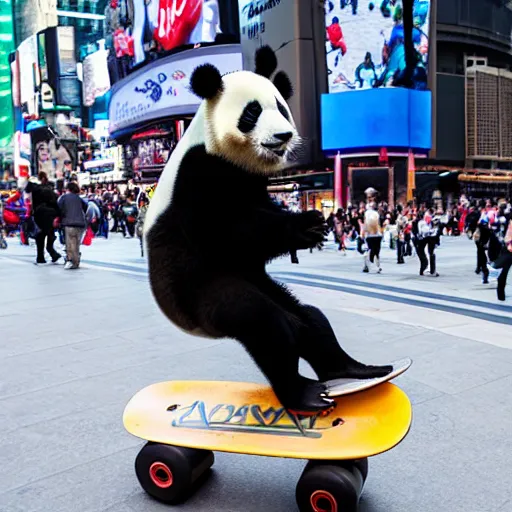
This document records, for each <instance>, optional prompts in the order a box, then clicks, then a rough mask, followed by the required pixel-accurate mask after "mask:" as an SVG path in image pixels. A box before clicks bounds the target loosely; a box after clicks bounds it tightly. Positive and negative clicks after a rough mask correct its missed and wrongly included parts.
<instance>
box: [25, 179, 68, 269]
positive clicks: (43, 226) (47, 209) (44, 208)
mask: <svg viewBox="0 0 512 512" xmlns="http://www.w3.org/2000/svg"><path fill="white" fill-rule="evenodd" d="M37 177H38V180H39V183H36V182H34V181H28V183H27V185H26V187H25V192H26V193H27V194H30V195H31V196H32V200H31V203H32V215H33V218H34V222H35V224H36V226H37V229H36V235H35V239H36V246H37V257H36V265H42V264H45V263H46V259H45V256H44V254H45V245H46V251H47V252H48V254H49V255H50V257H51V259H52V263H57V261H58V260H59V259H60V258H61V255H60V254H59V253H58V252H57V251H56V250H55V249H54V247H53V244H54V243H55V227H54V223H55V219H56V218H57V217H58V216H59V208H58V206H57V195H56V194H55V191H54V187H53V184H52V183H51V182H50V181H49V180H48V176H47V174H46V173H45V172H40V173H39V174H38V176H37Z"/></svg>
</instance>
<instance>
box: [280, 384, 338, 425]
mask: <svg viewBox="0 0 512 512" xmlns="http://www.w3.org/2000/svg"><path fill="white" fill-rule="evenodd" d="M280 399H281V403H282V404H283V406H284V407H285V409H286V410H287V411H288V412H290V413H291V414H295V415H300V416H314V415H316V414H319V413H322V412H325V411H328V410H330V409H332V408H333V407H334V406H335V405H336V403H335V401H334V400H333V399H332V398H329V397H328V396H327V388H326V387H325V385H324V384H322V383H320V382H318V381H314V380H310V379H305V378H302V379H301V385H298V386H297V388H296V389H293V390H290V392H289V393H287V394H286V396H282V397H280Z"/></svg>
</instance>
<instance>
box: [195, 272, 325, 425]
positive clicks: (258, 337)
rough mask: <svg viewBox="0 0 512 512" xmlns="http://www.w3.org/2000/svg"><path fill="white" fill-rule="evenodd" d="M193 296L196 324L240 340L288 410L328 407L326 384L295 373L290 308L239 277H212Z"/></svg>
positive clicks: (315, 410) (306, 411) (314, 410)
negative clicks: (195, 307)
mask: <svg viewBox="0 0 512 512" xmlns="http://www.w3.org/2000/svg"><path fill="white" fill-rule="evenodd" d="M197 297H198V301H197V303H196V304H197V310H196V315H195V317H196V318H197V319H198V320H199V326H200V328H201V329H203V330H204V331H205V332H206V333H209V334H211V335H213V336H216V337H219V336H223V337H228V338H234V339H236V340H238V341H239V342H240V343H242V345H243V346H244V347H245V349H246V350H247V352H248V353H249V354H250V356H251V357H252V358H253V360H254V362H255V363H256V364H257V365H258V367H259V368H260V370H261V371H262V372H263V374H264V375H265V376H266V377H267V379H268V380H269V382H270V384H271V386H272V388H273V390H274V392H275V394H276V396H277V398H278V399H279V401H280V402H281V403H282V405H283V406H284V407H285V408H286V409H287V410H288V411H290V412H293V413H297V414H304V415H308V414H311V415H312V414H317V413H319V412H322V411H325V410H329V409H330V408H332V406H333V404H334V402H333V400H332V399H330V398H328V397H327V396H326V388H325V386H323V385H322V384H320V383H319V382H318V381H314V380H311V379H307V378H305V377H303V376H301V375H300V374H299V351H298V345H297V337H298V336H299V335H300V333H299V332H298V330H297V327H296V324H297V319H296V318H295V319H294V318H292V317H291V315H290V313H288V312H287V311H286V310H284V309H283V308H281V307H280V306H279V305H278V304H276V303H275V302H274V301H273V300H272V299H271V298H270V297H268V296H267V295H266V294H265V293H263V292H261V291H260V290H259V289H258V288H257V287H256V286H255V285H253V284H252V283H250V282H248V281H245V280H243V279H242V278H238V277H225V278H222V279H216V280H214V281H212V282H211V283H209V284H208V285H206V286H205V287H203V288H202V289H201V290H200V291H199V292H198V294H197Z"/></svg>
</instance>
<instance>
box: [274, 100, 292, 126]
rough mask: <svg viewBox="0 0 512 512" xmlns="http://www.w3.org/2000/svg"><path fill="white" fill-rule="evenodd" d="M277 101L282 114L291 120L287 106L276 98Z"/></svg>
mask: <svg viewBox="0 0 512 512" xmlns="http://www.w3.org/2000/svg"><path fill="white" fill-rule="evenodd" d="M276 103H277V110H279V112H281V115H282V116H283V117H284V118H285V119H286V120H287V121H289V120H290V114H288V110H286V107H285V106H284V105H283V104H282V103H281V102H280V101H279V100H278V99H277V98H276Z"/></svg>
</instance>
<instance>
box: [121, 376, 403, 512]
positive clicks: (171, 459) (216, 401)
mask: <svg viewBox="0 0 512 512" xmlns="http://www.w3.org/2000/svg"><path fill="white" fill-rule="evenodd" d="M335 402H336V406H335V407H334V409H333V410H332V412H330V413H329V414H327V415H318V416H313V417H301V416H295V415H293V414H291V413H289V412H288V411H287V410H286V409H284V408H283V406H282V405H281V404H280V403H279V401H278V400H277V398H276V396H275V394H274V392H273V391H272V389H271V388H270V387H269V386H266V385H261V384H252V383H244V382H218V381H211V382H209V381H171V382H161V383H158V384H153V385H151V386H149V387H147V388H145V389H143V390H141V391H139V392H138V393H137V394H136V395H135V396H134V397H133V398H132V399H131V400H130V402H129V403H128V405H127V406H126V409H125V411H124V416H123V422H124V426H125V428H126V430H127V431H128V432H129V433H130V434H132V435H134V436H136V437H139V438H141V439H144V440H146V441H148V443H147V444H146V445H145V446H144V447H143V448H142V449H141V451H140V452H139V454H138V455H137V458H136V461H135V472H136V475H137V478H138V480H139V483H140V484H141V486H142V488H143V489H144V490H145V491H146V492H147V493H148V494H149V495H150V496H152V497H153V498H155V499H157V500H159V501H161V502H164V503H168V504H178V503H181V502H183V501H185V500H186V498H187V497H188V496H189V495H190V494H191V493H192V491H193V490H195V489H197V487H198V486H199V485H200V484H201V483H202V481H203V480H204V478H205V477H206V475H207V474H208V472H209V471H208V470H209V469H210V468H211V466H212V465H213V463H214V455H213V451H219V452H231V453H240V454H247V455H261V456H270V457H285V458H293V459H305V460H308V461H309V462H308V463H307V465H306V467H305V469H304V472H303V473H302V476H301V477H300V479H299V482H298V483H297V487H296V500H297V505H298V508H299V510H300V511H301V512H306V511H307V512H337V511H341V510H343V511H344V512H356V511H357V509H358V503H359V498H360V496H361V492H362V490H363V486H364V483H365V481H366V478H367V474H368V457H370V456H373V455H377V454H379V453H382V452H385V451H387V450H390V449H391V448H393V447H394V446H396V445H397V444H398V443H400V442H401V441H402V440H403V439H404V438H405V436H406V435H407V433H408V431H409V428H410V425H411V420H412V407H411V403H410V401H409V399H408V397H407V396H406V394H405V393H404V392H403V391H402V390H401V389H400V388H398V387H397V386H395V385H394V384H391V383H389V382H386V383H382V384H379V385H378V386H375V387H372V388H370V389H367V390H365V391H362V392H360V393H357V394H355V393H354V394H350V395H346V396H343V397H338V398H335Z"/></svg>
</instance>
